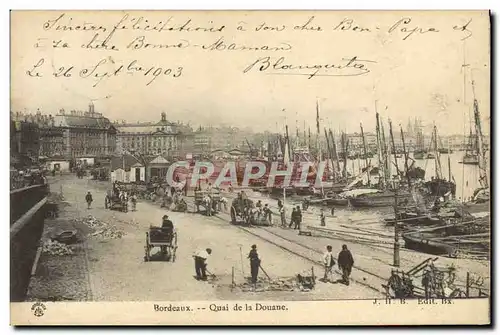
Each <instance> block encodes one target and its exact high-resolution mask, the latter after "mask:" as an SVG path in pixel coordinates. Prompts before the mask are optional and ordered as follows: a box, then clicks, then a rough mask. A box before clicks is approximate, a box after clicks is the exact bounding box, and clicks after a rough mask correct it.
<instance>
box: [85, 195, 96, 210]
mask: <svg viewBox="0 0 500 335" xmlns="http://www.w3.org/2000/svg"><path fill="white" fill-rule="evenodd" d="M85 201H86V202H87V209H90V205H92V201H94V199H92V194H91V193H90V191H88V192H87V195H86V196H85Z"/></svg>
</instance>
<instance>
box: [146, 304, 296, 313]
mask: <svg viewBox="0 0 500 335" xmlns="http://www.w3.org/2000/svg"><path fill="white" fill-rule="evenodd" d="M153 310H154V311H155V312H195V311H210V312H232V311H234V312H243V311H246V312H250V311H251V312H263V311H288V307H287V306H286V305H284V304H278V305H276V304H264V303H259V302H257V303H251V304H250V303H236V304H210V305H208V306H206V307H198V308H193V307H192V306H190V305H184V304H183V305H177V304H168V305H160V304H154V305H153Z"/></svg>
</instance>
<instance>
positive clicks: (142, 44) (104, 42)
mask: <svg viewBox="0 0 500 335" xmlns="http://www.w3.org/2000/svg"><path fill="white" fill-rule="evenodd" d="M314 20H315V17H314V16H310V17H308V19H307V20H306V21H305V22H303V23H301V24H299V25H294V26H292V27H287V26H285V25H279V24H278V25H273V24H269V23H266V22H262V23H260V24H257V25H253V26H251V25H249V24H247V23H245V22H243V21H240V22H237V24H236V27H232V28H231V29H232V30H231V31H230V30H229V28H228V27H227V26H225V25H216V24H214V22H213V21H209V23H208V25H207V26H199V25H196V24H195V23H193V20H192V19H190V18H187V19H185V21H182V23H180V24H175V23H174V22H173V21H174V18H173V17H168V18H166V20H163V21H155V22H150V21H149V20H148V19H147V18H145V17H144V16H131V15H130V14H125V15H123V17H121V19H120V20H119V21H118V22H117V23H116V24H114V25H112V26H111V25H109V26H106V25H102V24H94V23H90V22H78V23H76V22H74V20H73V18H72V17H71V16H69V15H67V14H66V13H63V14H60V15H58V16H57V17H55V18H54V19H50V20H47V21H46V22H45V23H44V24H43V29H44V30H45V31H53V32H61V33H63V32H64V33H71V32H73V31H86V32H90V33H92V38H91V39H90V41H89V42H84V43H83V44H81V48H83V49H86V50H107V51H111V52H113V51H115V52H116V51H120V50H121V48H122V46H118V45H115V44H114V42H113V37H114V36H115V34H116V33H117V32H118V31H127V32H131V33H133V32H142V33H143V34H142V35H137V36H132V38H131V40H130V41H129V42H127V43H126V44H124V49H125V50H129V51H134V50H136V51H139V50H145V49H186V48H199V49H202V50H206V51H260V52H273V53H274V54H275V53H276V52H287V51H290V50H292V49H293V46H292V45H291V44H289V43H286V42H279V43H276V44H275V45H267V44H263V45H257V46H255V45H253V46H250V45H244V44H241V43H237V42H233V41H230V39H231V38H227V37H225V36H216V37H214V40H213V41H211V42H209V43H203V44H195V43H193V42H191V41H189V40H187V39H180V40H178V41H176V42H175V43H157V42H156V41H153V39H154V37H153V38H151V36H149V35H148V36H146V35H144V32H158V33H159V32H182V33H195V32H204V33H214V34H219V35H220V34H223V33H227V34H228V35H231V36H233V37H234V36H236V35H237V33H238V32H246V31H253V32H266V31H267V32H270V33H271V32H272V33H278V32H280V31H284V30H293V31H300V30H302V31H304V30H306V31H313V32H321V31H326V30H327V29H326V28H323V27H322V26H319V25H317V24H315V22H314ZM470 23H471V22H470V21H468V22H466V23H465V24H463V25H456V26H453V30H456V31H461V32H462V33H464V34H465V37H464V38H468V37H469V34H471V32H470V30H469V27H468V26H469V25H470ZM233 28H235V29H233ZM379 29H380V28H379V27H375V28H367V27H362V26H361V25H359V24H358V23H356V22H355V21H354V20H353V19H349V18H344V19H342V20H340V21H339V22H337V23H335V24H333V25H332V26H330V28H328V30H332V31H339V32H355V33H360V34H363V33H370V32H373V31H375V30H379ZM439 31H440V30H439V29H437V28H434V27H420V26H418V25H417V24H415V23H413V22H412V19H411V18H409V17H403V18H401V19H399V20H397V21H396V22H395V23H394V24H392V25H390V27H389V28H388V29H387V33H388V34H400V38H401V39H402V40H408V39H409V38H410V37H414V36H417V35H426V34H433V33H439ZM35 47H37V48H46V47H49V48H72V47H73V46H72V45H70V44H69V43H68V42H66V41H64V40H62V39H61V40H47V39H46V38H44V37H40V38H38V39H37V42H36V44H35ZM287 57H289V58H292V57H290V56H289V55H287V56H283V55H277V56H274V55H273V56H269V55H265V56H259V57H256V58H255V59H253V60H251V61H249V62H248V65H247V66H245V67H244V68H243V69H242V72H243V73H244V74H247V73H252V72H259V73H265V74H269V75H294V76H304V77H305V78H307V79H312V78H314V77H325V76H332V77H336V76H360V75H366V74H368V73H370V72H371V70H370V68H369V65H371V64H374V63H376V61H374V60H370V59H366V58H364V57H360V56H357V55H350V56H346V57H343V58H341V59H337V60H333V61H326V62H322V63H321V64H317V63H312V64H305V63H303V62H300V61H296V60H290V59H289V58H287ZM44 63H46V61H45V59H43V58H41V59H39V60H38V61H36V62H35V63H34V65H33V67H32V68H31V69H29V70H27V71H26V74H27V75H29V76H31V77H41V76H43V71H42V70H43V66H44ZM186 71H187V70H186V69H185V68H184V66H181V65H179V64H175V66H168V67H165V66H159V65H156V64H155V65H151V64H141V62H140V61H139V60H138V59H131V60H124V61H120V60H118V59H117V57H113V53H112V54H111V55H109V56H107V57H104V58H102V59H100V60H99V61H98V62H97V63H95V64H92V65H90V66H86V67H84V68H80V69H76V68H75V66H74V65H71V64H57V65H56V70H55V71H53V73H51V75H53V76H54V77H58V78H59V77H60V78H71V77H74V76H75V74H76V76H78V77H81V78H90V79H94V81H95V82H94V84H93V86H94V87H95V86H97V85H98V84H99V83H100V82H101V81H102V80H104V79H106V78H111V77H117V76H120V75H122V74H141V75H143V76H144V77H147V78H148V80H147V82H146V85H150V84H152V83H153V82H154V81H155V80H156V79H157V78H158V77H160V76H164V77H165V76H168V77H170V78H179V77H182V75H183V74H184V73H185V72H186ZM74 72H75V73H74Z"/></svg>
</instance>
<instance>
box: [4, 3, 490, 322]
mask: <svg viewBox="0 0 500 335" xmlns="http://www.w3.org/2000/svg"><path fill="white" fill-rule="evenodd" d="M490 147H491V144H490V14H489V12H487V11H413V12H411V11H408V12H400V11H357V12H355V11H352V12H347V11H337V12H336V11H314V12H313V11H246V12H245V11H232V12H229V11H227V12H226V11H13V12H12V13H11V110H10V148H11V151H10V153H11V156H10V181H11V183H10V185H11V186H10V206H11V216H10V227H11V228H10V248H11V249H10V250H11V260H10V262H11V263H10V268H11V276H10V294H11V323H12V324H14V325H111V324H112V325H266V324H276V325H443V324H453V325H457V324H473V325H487V324H489V323H490V303H491V301H490V287H491V280H490V273H491V266H490V243H491V236H490Z"/></svg>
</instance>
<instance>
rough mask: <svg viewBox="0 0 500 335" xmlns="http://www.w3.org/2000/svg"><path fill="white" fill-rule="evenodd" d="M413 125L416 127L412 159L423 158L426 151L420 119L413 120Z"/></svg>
mask: <svg viewBox="0 0 500 335" xmlns="http://www.w3.org/2000/svg"><path fill="white" fill-rule="evenodd" d="M415 127H416V128H417V133H416V137H417V138H416V144H415V150H414V151H413V159H424V158H425V154H426V153H427V151H426V150H425V146H424V134H423V132H422V122H421V121H420V120H418V121H415Z"/></svg>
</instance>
